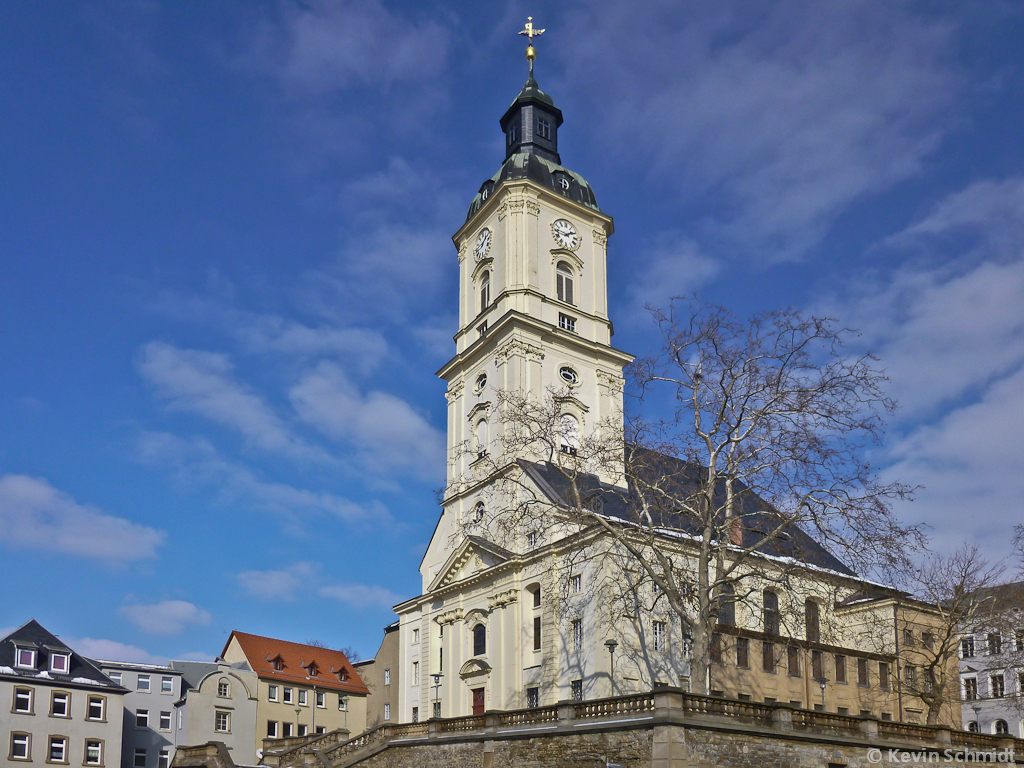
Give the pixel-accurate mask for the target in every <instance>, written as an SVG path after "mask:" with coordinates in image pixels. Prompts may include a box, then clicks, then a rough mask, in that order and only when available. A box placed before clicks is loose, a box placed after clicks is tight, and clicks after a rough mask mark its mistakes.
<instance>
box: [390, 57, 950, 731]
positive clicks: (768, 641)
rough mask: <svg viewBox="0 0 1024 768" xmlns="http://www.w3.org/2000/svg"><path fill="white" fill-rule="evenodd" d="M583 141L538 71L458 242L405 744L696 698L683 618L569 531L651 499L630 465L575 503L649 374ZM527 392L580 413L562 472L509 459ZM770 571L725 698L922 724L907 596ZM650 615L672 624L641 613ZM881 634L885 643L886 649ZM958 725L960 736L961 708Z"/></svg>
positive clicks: (722, 681)
mask: <svg viewBox="0 0 1024 768" xmlns="http://www.w3.org/2000/svg"><path fill="white" fill-rule="evenodd" d="M562 120H563V118H562V113H561V111H560V110H559V109H558V108H557V107H556V106H555V104H554V101H553V100H552V98H551V97H550V96H549V95H548V94H546V93H544V92H543V91H541V90H540V88H539V86H538V84H537V82H536V80H535V79H534V78H533V72H532V64H531V73H530V78H529V80H528V81H527V83H526V85H525V86H524V88H523V89H522V91H521V92H520V93H519V94H518V96H517V97H516V98H515V100H514V101H513V103H512V105H511V106H510V107H509V108H508V110H507V111H506V112H505V114H504V115H503V116H502V118H501V120H500V124H501V128H502V131H503V132H504V134H505V138H506V157H505V160H504V162H503V164H502V166H501V168H500V169H499V170H498V172H497V173H496V174H495V175H494V176H492V177H491V178H490V179H488V180H487V181H485V182H484V183H483V184H482V185H481V186H480V188H479V190H478V192H477V194H476V196H475V197H474V198H473V200H472V202H471V204H470V207H469V211H468V213H467V216H466V220H465V222H464V223H463V224H462V226H461V227H460V228H459V230H458V231H457V232H456V233H455V235H454V236H453V241H454V243H455V246H456V251H457V254H458V256H457V259H458V270H459V280H460V293H459V308H458V314H459V330H458V332H457V333H456V335H455V346H456V348H455V356H454V357H453V358H452V359H451V360H450V361H449V362H448V363H447V364H446V365H444V366H443V367H442V368H441V370H440V371H439V375H440V376H441V377H442V378H443V379H444V380H445V381H446V382H447V383H448V391H447V395H446V397H447V400H448V468H449V469H448V481H449V484H448V491H447V493H446V496H445V498H444V500H443V502H442V507H443V511H442V514H441V519H440V521H439V522H438V524H437V527H436V529H435V532H434V535H433V537H432V539H431V541H430V544H429V546H428V548H427V552H426V555H425V556H424V558H423V561H422V563H421V566H420V572H421V576H422V594H421V595H419V596H417V597H415V598H413V599H410V600H407V601H405V602H403V603H401V604H400V605H398V606H396V609H395V610H396V611H397V613H398V614H399V621H400V625H399V639H398V645H399V648H398V654H399V663H398V667H399V669H400V670H401V674H400V676H399V696H398V700H399V704H398V709H399V712H398V714H397V719H400V720H401V721H403V722H407V721H417V720H423V719H426V718H428V717H430V716H432V715H434V714H435V713H436V714H438V715H440V716H443V717H453V716H462V715H469V714H479V713H482V712H484V711H486V710H492V709H504V710H507V709H517V708H522V707H533V706H544V705H550V704H554V703H555V702H558V701H561V700H567V699H584V698H587V699H590V698H597V697H604V696H609V695H612V694H613V693H630V692H641V691H645V690H650V689H651V688H652V687H657V686H660V685H670V686H675V685H680V686H683V687H688V686H689V682H690V681H689V676H690V663H689V655H688V648H689V638H687V637H684V636H683V634H682V628H681V626H680V621H679V619H678V617H677V616H674V614H673V613H672V612H671V611H670V610H668V609H667V607H666V606H665V603H666V601H665V600H661V601H660V602H659V601H658V600H656V599H654V598H656V595H655V594H654V593H652V592H651V590H652V589H653V586H652V585H651V583H650V582H647V583H636V584H635V585H631V583H630V579H631V578H634V576H635V574H633V575H631V574H630V573H629V572H627V571H626V570H622V569H620V568H619V566H618V565H617V563H618V562H619V560H617V558H616V557H615V556H613V552H614V547H615V544H614V543H613V541H612V540H611V538H610V537H609V536H607V535H605V533H604V529H603V528H602V526H600V525H592V526H591V527H589V528H583V527H581V526H578V525H576V524H575V523H570V522H568V519H569V517H568V515H563V514H561V512H560V511H564V510H571V509H574V508H576V505H577V504H578V503H579V502H578V498H579V497H578V496H574V490H575V491H578V490H579V489H580V488H582V489H583V490H584V491H585V494H586V495H585V496H584V497H583V498H584V499H585V500H586V503H587V504H598V505H600V507H601V510H602V512H601V514H603V515H605V516H606V519H609V520H620V521H621V520H628V519H630V517H629V514H626V513H620V510H619V509H618V508H617V507H616V504H621V503H623V499H627V498H628V497H629V495H630V488H629V487H626V486H622V487H620V486H615V485H614V482H616V473H615V472H613V471H611V470H610V469H609V466H613V465H614V459H610V460H609V461H608V463H606V464H605V465H604V466H597V467H595V468H594V469H592V470H583V471H579V470H578V468H576V469H573V470H572V471H573V472H575V473H576V474H575V475H574V480H575V482H576V485H575V486H573V487H572V488H570V487H568V485H567V480H566V472H563V471H560V470H559V467H560V466H562V465H560V464H557V463H556V462H558V461H560V460H561V459H560V456H562V455H567V456H570V457H571V456H575V455H576V454H577V450H578V449H579V447H580V441H581V436H582V435H589V434H594V433H595V432H597V431H598V425H612V426H609V427H607V429H608V430H609V431H610V432H612V433H613V434H619V433H621V432H622V430H621V424H622V418H623V417H622V413H623V409H622V392H623V382H624V379H623V368H624V366H626V365H627V364H629V362H630V361H631V360H632V359H633V358H632V356H631V355H629V354H626V353H624V352H622V351H620V350H617V349H615V348H614V347H613V346H611V337H612V322H611V319H610V317H609V315H608V301H607V265H606V257H607V244H608V239H609V237H610V236H611V235H612V233H613V229H614V228H613V223H612V219H611V218H610V217H609V216H608V215H607V214H606V213H605V212H603V211H602V210H601V209H600V208H599V206H598V204H597V200H596V197H595V194H594V190H593V189H592V188H591V186H590V185H589V184H588V183H587V182H586V180H585V179H583V177H581V176H580V175H579V174H577V173H575V172H573V171H571V170H569V169H567V168H566V167H564V166H563V165H562V161H561V157H560V155H559V152H558V128H559V127H560V126H561V124H562ZM509 392H514V393H517V394H521V395H523V396H525V397H527V398H530V400H529V402H536V403H540V402H544V401H545V400H546V399H549V398H550V396H551V393H556V394H557V397H556V398H555V402H556V403H557V405H558V407H559V408H560V413H558V414H556V417H557V418H555V419H554V420H553V421H552V422H551V424H550V425H549V426H548V427H547V431H546V432H545V436H546V437H549V438H550V441H549V442H551V443H552V444H553V447H551V450H549V451H547V452H546V453H544V452H542V451H541V450H540V448H539V447H538V448H536V449H535V448H528V447H524V448H523V449H522V450H521V451H520V452H519V453H518V454H516V455H504V454H503V455H499V454H500V453H501V452H502V451H505V450H507V449H505V448H502V447H501V445H503V444H502V443H501V442H500V441H499V440H498V437H499V436H501V435H507V434H508V430H510V429H512V428H513V427H511V426H509V424H508V422H507V421H503V419H504V418H507V416H506V415H505V413H506V411H507V408H506V407H504V406H502V403H503V400H502V398H506V400H507V393H509ZM545 423H546V422H545ZM613 427H614V428H613ZM537 443H538V444H540V446H541V447H543V448H547V447H549V446H548V443H547V442H544V440H543V439H538V441H537ZM492 454H493V457H492ZM652 455H653V456H654V457H655V459H656V460H657V462H660V463H661V464H662V465H665V466H667V465H670V464H673V462H674V465H673V466H671V467H669V469H670V471H671V476H672V477H680V478H681V477H686V476H687V475H688V474H689V475H690V476H693V475H695V474H696V473H699V472H700V471H701V470H700V468H698V467H695V466H694V465H686V464H685V462H681V461H679V460H678V459H673V458H670V457H667V456H663V455H660V454H653V452H652ZM492 458H493V461H492V460H491V459H492ZM650 463H651V464H652V465H653V464H654V463H656V462H655V461H651V462H650ZM618 477H621V473H619V474H618ZM508 478H512V479H511V480H509V479H508ZM502 483H504V485H501V484H502ZM510 487H511V488H514V491H513V492H506V491H507V490H508V489H509V488H510ZM513 494H514V495H515V496H516V497H517V500H516V501H513V502H510V501H509V499H510V498H513ZM519 499H528V500H529V503H530V504H532V505H533V509H535V510H540V511H539V512H536V513H534V516H533V520H535V521H537V522H536V524H527V523H520V522H516V521H514V520H511V521H510V520H509V519H508V518H507V517H506V518H502V517H501V515H502V514H503V512H502V507H503V505H505V506H507V505H509V504H514V503H518V500H519ZM746 499H747V502H745V503H749V504H752V505H753V504H756V505H758V506H757V509H751V510H747V509H744V515H743V517H744V520H745V522H744V525H740V526H737V527H736V528H735V529H734V531H733V536H734V540H733V543H734V544H735V545H736V546H737V547H753V546H754V542H756V541H758V536H759V535H760V536H761V537H762V538H763V536H764V532H763V531H760V534H759V530H758V529H757V528H756V524H757V523H758V522H759V521H764V520H768V519H769V518H768V516H769V515H770V514H771V512H772V510H770V508H768V507H767V506H766V504H765V502H764V501H762V500H761V499H759V498H757V497H756V496H754V495H753V494H749V495H747V496H746ZM757 510H767V511H764V512H761V513H759V512H758V511H757ZM759 514H760V515H761V516H760V517H759ZM748 523H749V526H748V525H747V524H748ZM667 528H671V526H669V525H666V529H667ZM671 533H672V532H671V531H669V532H668V533H666V534H665V536H664V537H663V539H659V547H661V548H662V551H663V552H665V553H667V555H668V556H670V557H671V558H672V559H675V560H678V561H679V562H687V563H693V562H695V552H696V549H697V546H698V545H697V544H696V543H695V542H697V541H698V539H697V537H696V536H675V535H671ZM759 552H760V556H761V558H762V559H761V560H760V561H759V563H760V566H759V568H760V569H762V570H760V571H758V572H759V573H764V574H765V575H764V576H763V577H756V576H749V577H748V580H747V581H746V582H744V584H745V585H746V586H747V587H748V588H749V594H748V595H746V596H745V597H744V598H743V599H742V600H737V601H736V602H735V603H734V604H733V605H732V608H733V610H732V611H731V613H730V615H729V616H728V617H724V616H723V617H721V618H720V621H719V624H720V629H719V633H718V635H716V637H715V638H714V639H713V642H712V649H711V651H712V654H711V655H712V660H713V662H714V663H713V665H712V667H713V668H712V670H711V675H710V678H711V679H710V683H711V685H710V688H711V690H712V692H714V693H718V694H721V695H725V696H729V697H735V698H747V699H750V700H757V701H765V702H769V703H773V702H781V703H786V704H790V705H793V706H798V707H803V708H807V709H812V708H820V709H822V710H827V711H830V712H834V713H839V714H852V715H871V716H874V717H877V718H881V719H888V720H899V719H905V720H920V719H921V717H922V712H923V709H924V708H923V705H922V704H921V702H915V701H910V700H905V697H903V696H901V694H900V693H899V690H898V689H897V687H896V686H895V685H894V683H893V675H894V674H895V673H896V671H897V670H898V669H902V668H903V666H904V665H903V662H902V659H901V656H900V653H902V651H901V649H900V646H899V645H898V643H896V642H895V639H894V637H893V631H892V630H893V626H892V624H891V622H890V621H889V617H891V616H892V604H893V602H894V601H897V602H898V601H899V600H900V599H902V596H901V595H900V594H899V593H897V592H896V591H895V590H891V589H886V588H884V587H882V586H880V585H876V584H871V583H870V582H866V581H864V580H862V579H860V578H858V577H857V575H856V574H855V573H853V572H852V571H851V570H850V569H849V568H848V567H847V566H846V565H845V564H843V563H842V562H840V561H839V560H837V559H836V558H835V557H834V556H833V555H832V554H831V553H829V552H828V551H827V550H826V549H825V548H824V547H823V546H820V545H819V544H818V543H817V542H815V541H814V540H812V539H811V537H810V536H808V535H806V534H805V533H804V532H802V531H800V530H798V529H795V528H790V529H787V533H786V535H785V536H779V537H775V538H774V540H773V541H772V542H771V543H769V544H766V545H765V546H763V547H761V548H760V550H759ZM687 567H688V568H689V569H690V570H691V571H692V570H693V569H692V566H687ZM758 579H760V580H761V581H762V582H763V584H761V585H760V586H759V587H756V584H757V583H758ZM751 585H754V586H751ZM780 585H781V586H780ZM624 587H625V588H624ZM755 587H756V588H755ZM616 590H618V591H617V592H616ZM613 593H615V594H616V598H615V599H614V600H613V599H612V598H611V597H610V595H612V594H613ZM864 595H867V596H868V597H867V598H866V599H863V600H856V601H854V600H852V598H855V597H857V596H864ZM647 598H651V599H649V600H648V599H647ZM641 602H643V603H644V604H645V605H646V604H648V603H649V604H650V605H652V606H654V607H652V608H651V609H650V610H646V609H644V610H641V609H639V608H638V607H637V606H638V605H639V604H640V603H641ZM915 617H916V618H915V619H914V620H915V621H921V622H925V623H927V622H929V621H931V620H932V618H933V617H930V616H929V615H928V614H927V612H926V611H915ZM812 618H813V621H812ZM905 620H906V619H904V621H905ZM812 625H813V626H812ZM876 629H877V630H878V632H879V633H880V635H881V639H880V640H877V641H876V640H875V638H873V637H872V638H871V640H870V642H869V641H868V640H867V639H865V637H864V635H865V634H866V633H867V634H872V633H873V632H874V631H875V630H876ZM869 630H870V632H869ZM610 644H613V645H610ZM613 665H614V668H613ZM954 675H955V671H954ZM942 716H943V721H944V722H947V724H951V725H952V724H957V725H958V724H959V722H960V712H959V702H956V701H950V702H949V703H948V705H946V706H945V707H944V709H943V715H942Z"/></svg>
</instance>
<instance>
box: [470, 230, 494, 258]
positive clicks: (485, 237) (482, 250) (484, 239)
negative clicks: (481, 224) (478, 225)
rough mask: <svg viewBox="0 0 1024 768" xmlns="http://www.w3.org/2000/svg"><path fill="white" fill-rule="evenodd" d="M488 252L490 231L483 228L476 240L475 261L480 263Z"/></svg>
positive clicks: (489, 248)
mask: <svg viewBox="0 0 1024 768" xmlns="http://www.w3.org/2000/svg"><path fill="white" fill-rule="evenodd" d="M489 250H491V230H489V229H487V228H486V227H485V228H484V229H482V230H481V231H480V234H479V235H477V238H476V250H475V251H474V253H476V260H477V261H480V259H482V258H483V257H484V256H486V255H487V252H488V251H489Z"/></svg>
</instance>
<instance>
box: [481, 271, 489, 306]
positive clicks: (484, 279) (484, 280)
mask: <svg viewBox="0 0 1024 768" xmlns="http://www.w3.org/2000/svg"><path fill="white" fill-rule="evenodd" d="M490 305H491V273H490V272H484V273H483V274H482V275H481V276H480V311H481V312H483V311H484V310H485V309H487V307H489V306H490Z"/></svg>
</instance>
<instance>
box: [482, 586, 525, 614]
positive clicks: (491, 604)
mask: <svg viewBox="0 0 1024 768" xmlns="http://www.w3.org/2000/svg"><path fill="white" fill-rule="evenodd" d="M518 600H519V590H516V589H510V590H508V591H507V592H499V593H498V594H496V595H491V596H490V597H488V598H487V607H488V608H490V609H491V610H492V611H493V610H495V609H496V608H503V607H504V606H506V605H509V604H511V603H514V602H516V601H518Z"/></svg>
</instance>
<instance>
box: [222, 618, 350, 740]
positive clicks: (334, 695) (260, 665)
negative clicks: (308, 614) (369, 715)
mask: <svg viewBox="0 0 1024 768" xmlns="http://www.w3.org/2000/svg"><path fill="white" fill-rule="evenodd" d="M221 657H222V658H223V659H224V661H225V662H226V663H228V664H232V665H236V666H239V667H244V668H245V669H248V670H251V671H252V672H254V673H255V674H256V675H257V676H258V682H257V687H256V691H255V696H256V697H257V699H258V702H259V703H258V707H257V711H256V723H255V736H256V742H257V743H256V747H257V748H260V747H262V743H263V739H264V738H272V739H273V738H285V737H290V736H305V735H310V734H317V733H326V732H329V731H334V730H338V729H345V730H348V731H351V732H352V733H361V732H362V731H363V730H365V729H366V700H367V696H368V695H369V693H370V691H369V689H368V688H367V687H366V685H365V684H364V683H363V680H362V678H361V677H360V676H359V673H358V672H357V671H356V669H355V666H354V665H353V664H352V663H351V662H350V661H349V660H348V658H347V657H346V656H345V654H344V653H342V652H341V651H334V650H330V649H329V648H322V647H320V646H316V645H307V644H304V643H292V642H289V641H287V640H277V639H274V638H270V637H262V636H260V635H251V634H247V633H245V632H238V631H234V632H232V633H231V636H230V637H229V638H228V641H227V643H226V644H225V645H224V650H223V651H222V652H221Z"/></svg>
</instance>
